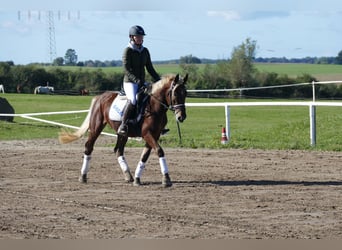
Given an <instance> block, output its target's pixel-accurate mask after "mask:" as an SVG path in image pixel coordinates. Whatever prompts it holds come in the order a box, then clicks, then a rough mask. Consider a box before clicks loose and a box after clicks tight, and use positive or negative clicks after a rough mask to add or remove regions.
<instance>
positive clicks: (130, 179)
mask: <svg viewBox="0 0 342 250" xmlns="http://www.w3.org/2000/svg"><path fill="white" fill-rule="evenodd" d="M123 174H124V176H125V181H126V182H128V183H129V182H133V181H134V179H133V176H132V174H131V172H130V171H125V172H123Z"/></svg>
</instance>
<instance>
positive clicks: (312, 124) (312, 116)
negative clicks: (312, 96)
mask: <svg viewBox="0 0 342 250" xmlns="http://www.w3.org/2000/svg"><path fill="white" fill-rule="evenodd" d="M309 109H310V141H311V146H315V145H316V106H315V104H310V106H309Z"/></svg>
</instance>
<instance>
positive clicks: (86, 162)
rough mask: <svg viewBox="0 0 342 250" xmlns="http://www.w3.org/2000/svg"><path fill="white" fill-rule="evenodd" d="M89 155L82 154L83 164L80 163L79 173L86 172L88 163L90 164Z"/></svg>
mask: <svg viewBox="0 0 342 250" xmlns="http://www.w3.org/2000/svg"><path fill="white" fill-rule="evenodd" d="M90 159H91V156H90V155H84V156H83V164H82V169H81V174H82V175H83V174H87V173H88V171H89V164H90Z"/></svg>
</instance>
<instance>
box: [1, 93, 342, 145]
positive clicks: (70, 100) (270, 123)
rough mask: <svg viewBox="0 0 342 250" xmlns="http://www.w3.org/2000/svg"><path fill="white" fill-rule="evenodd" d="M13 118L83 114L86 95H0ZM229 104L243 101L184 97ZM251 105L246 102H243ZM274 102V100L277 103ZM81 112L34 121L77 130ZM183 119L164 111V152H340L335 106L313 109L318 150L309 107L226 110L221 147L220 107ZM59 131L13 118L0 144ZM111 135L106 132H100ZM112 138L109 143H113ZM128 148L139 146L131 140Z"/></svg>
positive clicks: (341, 124) (340, 119)
mask: <svg viewBox="0 0 342 250" xmlns="http://www.w3.org/2000/svg"><path fill="white" fill-rule="evenodd" d="M0 96H1V97H5V98H6V99H7V100H8V101H9V103H10V104H11V105H12V106H13V107H14V109H15V112H16V113H17V114H20V113H35V112H52V111H68V110H83V109H88V107H89V104H90V100H91V97H90V96H59V95H33V94H1V95H0ZM211 101H215V102H217V101H221V102H225V101H227V102H232V101H243V100H231V99H229V100H228V99H227V100H224V99H219V100H217V99H198V98H188V99H187V102H188V103H189V102H211ZM248 101H251V100H248ZM278 101H279V100H278ZM85 115H86V114H85V113H80V114H69V115H49V116H40V117H39V118H42V119H46V120H51V121H56V122H60V123H65V124H69V125H74V126H80V125H81V123H82V121H83V119H84V117H85ZM187 115H188V118H187V120H186V121H185V122H184V123H182V124H180V127H181V133H182V143H180V141H179V139H178V133H177V126H176V122H175V120H174V117H173V115H172V113H171V112H168V116H169V124H168V127H169V128H170V129H171V131H170V133H169V134H168V135H167V136H164V137H162V140H161V143H162V145H163V146H166V147H176V146H177V147H179V146H182V147H191V148H260V149H317V150H332V151H341V150H342V143H341V142H342V112H341V109H340V108H339V107H317V118H316V120H317V146H316V147H314V148H312V147H311V146H310V131H309V127H310V122H309V109H308V107H277V106H268V107H231V138H230V141H229V143H228V144H227V145H221V143H220V139H221V128H222V126H224V125H225V114H224V108H223V107H188V108H187ZM59 131H60V127H58V126H55V125H49V124H46V123H41V122H35V121H31V120H27V119H24V118H20V117H15V119H14V122H13V123H8V122H0V140H13V139H18V140H23V139H36V138H56V140H57V135H58V132H59ZM105 131H106V132H111V130H110V128H108V127H107V128H106V129H105ZM114 141H115V139H113V143H114ZM129 145H134V146H142V145H143V143H141V142H135V141H130V142H129Z"/></svg>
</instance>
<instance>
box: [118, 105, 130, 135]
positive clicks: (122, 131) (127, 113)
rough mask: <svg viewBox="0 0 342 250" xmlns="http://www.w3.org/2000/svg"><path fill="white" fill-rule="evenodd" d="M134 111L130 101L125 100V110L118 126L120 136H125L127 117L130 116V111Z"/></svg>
mask: <svg viewBox="0 0 342 250" xmlns="http://www.w3.org/2000/svg"><path fill="white" fill-rule="evenodd" d="M133 110H134V106H133V105H132V103H131V101H130V100H127V103H126V106H125V110H124V112H123V115H122V122H121V124H120V127H119V129H118V134H120V135H126V134H127V132H128V127H127V121H128V119H129V117H130V116H131V114H132V111H133Z"/></svg>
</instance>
